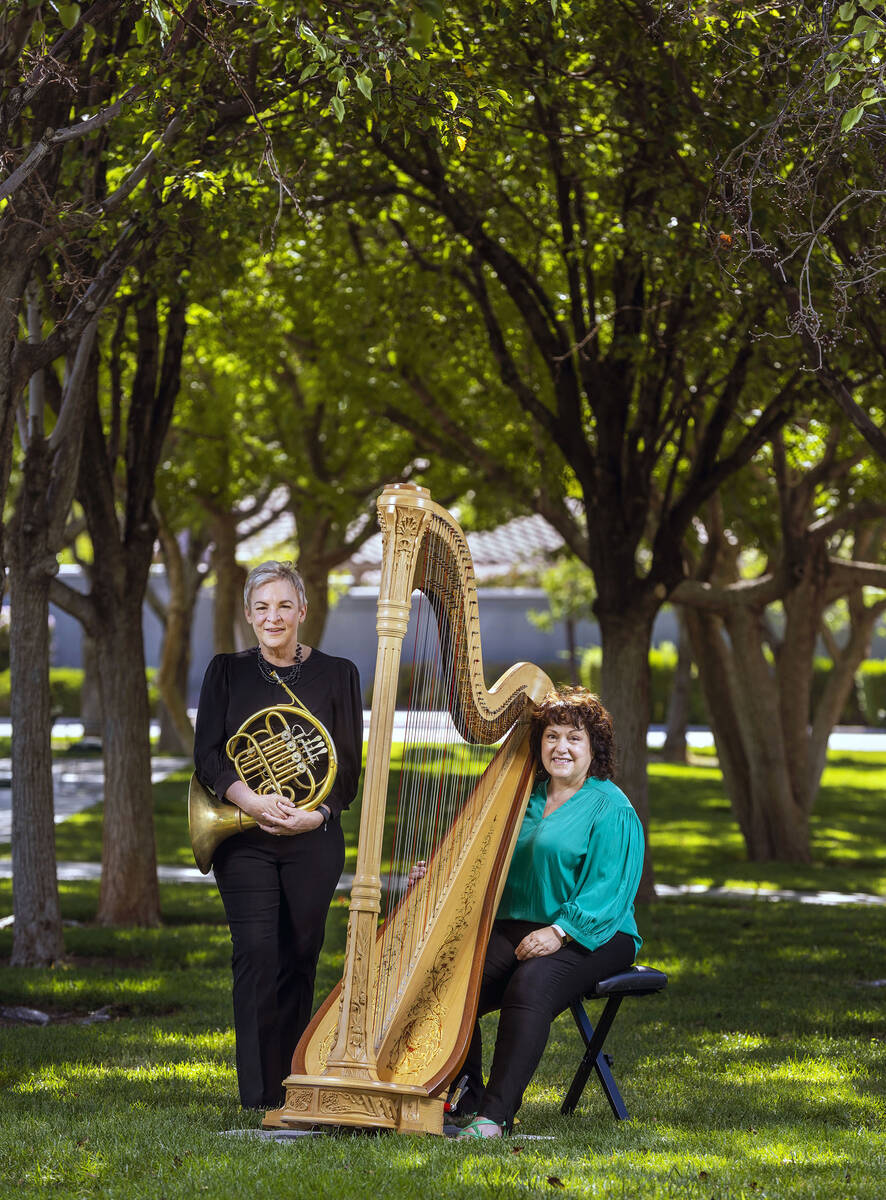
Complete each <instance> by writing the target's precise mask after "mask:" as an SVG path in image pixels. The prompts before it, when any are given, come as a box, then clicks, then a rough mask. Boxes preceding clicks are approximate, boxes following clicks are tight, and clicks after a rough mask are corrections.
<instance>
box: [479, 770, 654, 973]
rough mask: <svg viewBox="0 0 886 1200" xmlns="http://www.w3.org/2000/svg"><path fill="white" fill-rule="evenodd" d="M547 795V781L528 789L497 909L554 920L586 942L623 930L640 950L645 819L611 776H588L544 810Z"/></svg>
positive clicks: (520, 917) (591, 945) (600, 941)
mask: <svg viewBox="0 0 886 1200" xmlns="http://www.w3.org/2000/svg"><path fill="white" fill-rule="evenodd" d="M546 801H547V782H544V783H541V784H538V785H536V787H535V788H534V789H533V792H532V795H531V796H530V797H529V804H528V806H527V808H526V815H525V817H524V818H523V824H522V825H521V826H520V832H519V834H518V835H517V844H516V846H515V848H514V857H513V859H512V860H511V869H510V871H509V872H508V877H507V879H506V881H505V886H504V891H503V892H502V897H501V903H500V904H499V906H498V914H497V915H498V916H499V917H503V918H508V919H511V920H517V921H537V922H539V923H540V924H545V925H553V924H557V925H559V926H560V928H561V929H563V930H564V931H565V932H566V933H568V934H570V935H571V936H572V937H574V938H575V940H576V941H577V942H580V943H581V945H582V946H587V948H588V949H589V950H596V949H597V947H598V946H602V945H604V944H605V943H606V942H608V941H609V939H610V938H611V937H613V936H614V935H615V934H616V933H619V932H621V933H626V934H628V935H629V936H630V937H632V938H633V939H634V945H635V947H636V949H637V950H639V949H640V947H641V946H642V944H643V939H642V938H641V937H640V935H639V933H638V932H637V923H636V921H635V920H634V896H635V895H636V893H637V888H638V887H639V885H640V874H641V872H642V870H643V826H642V824H641V822H640V818H639V817H638V816H637V814H636V812H635V811H634V809H633V808H632V807H631V802H630V800H628V798H627V796H626V795H625V794H624V792H623V791H622V790H621V789H620V788H618V787H616V786H615V784H614V783H612V781H611V780H608V779H607V780H604V779H588V780H587V781H586V782H585V783H584V784H583V786H582V787H580V788H579V790H578V791H577V792H576V793H575V795H574V796H570V798H569V799H568V800H567V801H566V803H565V804H561V805H560V807H559V808H558V809H557V810H556V812H553V813H551V815H550V816H549V817H543V816H542V813H543V812H544V807H545V803H546Z"/></svg>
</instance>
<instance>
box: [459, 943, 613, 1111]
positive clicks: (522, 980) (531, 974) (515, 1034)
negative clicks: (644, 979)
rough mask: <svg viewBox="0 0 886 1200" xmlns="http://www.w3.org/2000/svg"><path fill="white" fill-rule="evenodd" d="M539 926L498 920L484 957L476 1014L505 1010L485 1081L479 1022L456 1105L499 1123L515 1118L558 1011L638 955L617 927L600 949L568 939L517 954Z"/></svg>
mask: <svg viewBox="0 0 886 1200" xmlns="http://www.w3.org/2000/svg"><path fill="white" fill-rule="evenodd" d="M538 928H540V926H538V925H537V924H535V923H533V922H531V921H496V922H495V924H494V925H493V927H492V935H491V937H490V939H489V946H488V948H487V951H486V961H485V963H484V965H483V982H482V984H481V986H480V1003H479V1008H478V1014H477V1015H478V1017H482V1016H483V1015H484V1013H488V1012H493V1011H494V1010H495V1009H501V1016H500V1018H499V1022H498V1033H497V1035H496V1038H495V1050H494V1053H493V1057H492V1067H491V1069H490V1072H489V1082H488V1083H487V1084H486V1086H485V1088H484V1086H483V1046H482V1042H481V1037H480V1023H479V1021H478V1022H477V1025H476V1027H475V1029H474V1036H473V1038H472V1039H471V1045H470V1049H469V1050H468V1057H467V1059H466V1060H465V1065H464V1073H465V1074H466V1075H467V1077H468V1084H467V1090H466V1092H465V1094H464V1096H463V1097H462V1099H461V1100H460V1101H459V1106H458V1107H459V1111H461V1112H477V1113H480V1115H481V1116H484V1117H488V1118H489V1119H490V1120H491V1121H496V1122H497V1123H498V1124H499V1125H506V1126H509V1125H510V1124H511V1122H512V1121H513V1119H514V1115H515V1113H516V1112H517V1110H518V1109H519V1107H520V1105H521V1103H522V1101H523V1093H524V1091H525V1090H526V1087H527V1086H528V1084H529V1081H530V1079H531V1078H532V1076H533V1075H534V1074H535V1069H536V1067H537V1066H538V1064H539V1062H540V1061H541V1056H542V1054H543V1053H544V1048H545V1046H546V1045H547V1041H548V1034H549V1033H550V1031H551V1022H552V1021H553V1019H554V1017H556V1016H557V1014H558V1013H561V1012H563V1011H564V1009H566V1008H568V1007H569V1005H570V1004H571V1003H572V1001H573V1000H576V999H577V998H578V997H579V996H582V995H584V993H585V992H587V991H589V990H590V989H591V988H593V987H594V986H595V985H596V984H597V983H598V982H599V981H600V980H601V979H606V978H607V977H608V976H609V975H615V974H617V973H618V972H619V971H626V970H627V969H628V967H629V966H630V965H631V963H632V962H633V961H634V942H633V939H632V938H630V937H628V935H627V934H626V933H617V934H616V935H615V936H614V937H613V938H611V940H610V941H608V942H607V943H606V944H605V945H604V946H600V947H599V948H598V949H597V950H587V949H585V947H584V946H580V945H578V943H577V942H569V943H567V945H565V946H562V947H561V948H560V949H559V950H558V951H557V952H556V953H555V954H547V955H544V956H543V957H541V958H529V959H525V960H523V961H521V960H520V959H518V958H516V957H515V956H514V950H515V949H516V947H517V946H518V945H519V943H520V942H521V941H522V940H523V938H524V937H525V936H526V934H527V933H529V932H530V931H531V930H533V929H538Z"/></svg>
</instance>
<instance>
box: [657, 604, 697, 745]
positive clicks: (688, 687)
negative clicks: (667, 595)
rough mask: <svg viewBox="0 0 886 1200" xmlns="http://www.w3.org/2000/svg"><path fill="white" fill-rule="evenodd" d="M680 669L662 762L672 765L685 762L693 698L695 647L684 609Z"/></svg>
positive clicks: (680, 626)
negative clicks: (687, 732) (693, 658)
mask: <svg viewBox="0 0 886 1200" xmlns="http://www.w3.org/2000/svg"><path fill="white" fill-rule="evenodd" d="M675 611H676V615H677V628H678V630H679V634H678V637H677V667H676V670H675V671H674V680H673V683H672V684H671V694H670V696H669V697H668V714H667V722H666V724H667V728H666V731H665V741H664V748H663V749H662V758H663V759H664V761H665V762H669V763H685V762H686V730H687V728H688V726H689V704H690V699H691V695H692V644H691V642H690V639H689V631H688V629H687V628H686V617H685V615H684V613H683V610H682V608H681V607H680V606H679V605H678V606H677V608H676V610H675Z"/></svg>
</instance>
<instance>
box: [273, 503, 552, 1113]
mask: <svg viewBox="0 0 886 1200" xmlns="http://www.w3.org/2000/svg"><path fill="white" fill-rule="evenodd" d="M378 512H379V523H380V526H381V530H382V540H383V562H382V575H381V583H380V587H379V602H378V617H377V631H378V653H377V660H376V674H375V686H374V692H373V706H372V716H371V722H370V729H369V740H368V747H367V760H366V773H365V781H364V789H363V803H362V811H361V817H360V834H359V838H360V840H359V847H358V855H357V867H356V875H355V879H354V884H353V887H352V889H351V902H350V916H349V921H348V932H347V944H346V951H345V968H344V974H343V977H342V981H341V984H340V985H339V987H338V988H337V989H335V990H334V991H333V993H332V994H331V995H330V996H329V997H328V998H327V1000H326V1002H325V1003H324V1004H323V1005H322V1006H321V1008H320V1009H319V1011H318V1012H317V1014H316V1015H315V1017H314V1019H313V1021H312V1022H311V1025H310V1026H309V1027H308V1029H307V1031H306V1033H305V1035H304V1036H303V1038H302V1039H301V1041H300V1042H299V1045H298V1047H297V1049H296V1052H295V1055H294V1057H293V1073H292V1074H291V1075H290V1076H288V1077H287V1079H286V1080H285V1081H284V1083H285V1088H286V1099H285V1101H284V1104H283V1106H282V1107H281V1108H279V1109H277V1110H274V1111H272V1112H269V1113H267V1114H266V1116H265V1119H264V1121H263V1125H264V1127H265V1128H267V1129H274V1128H295V1127H305V1126H312V1125H321V1126H322V1125H332V1126H344V1127H354V1128H360V1127H363V1128H366V1127H370V1128H383V1129H391V1130H397V1131H399V1132H401V1133H438V1134H439V1133H442V1129H443V1104H444V1093H445V1090H446V1088H447V1086H448V1084H449V1082H450V1080H451V1079H452V1078H453V1077H454V1075H455V1072H456V1071H457V1069H458V1067H459V1066H460V1065H461V1062H462V1061H463V1060H464V1056H465V1054H466V1053H467V1047H468V1045H469V1042H470V1037H471V1033H472V1030H473V1024H474V1018H475V1012H476V1003H477V990H478V987H479V979H480V973H481V970H482V963H483V957H484V954H485V948H486V942H487V940H488V936H489V930H490V927H491V924H492V920H493V917H494V915H495V909H496V907H497V905H498V900H499V897H500V894H501V888H502V886H503V883H504V878H505V875H506V873H507V866H508V863H509V861H510V857H511V852H512V850H513V844H514V842H515V840H516V836H517V832H518V830H519V827H520V821H521V819H522V816H523V812H524V810H525V805H526V801H527V799H528V795H529V791H530V788H531V783H532V769H531V767H532V764H531V762H530V755H529V748H528V723H529V715H530V712H531V708H532V704H533V702H535V703H537V702H538V701H539V700H540V699H541V698H542V697H543V696H544V695H545V693H546V692H547V691H548V690H549V689H550V687H551V682H550V680H549V679H548V677H547V675H545V673H544V672H543V671H541V670H540V669H539V668H537V667H534V666H532V665H531V664H528V663H521V664H518V665H517V666H516V667H513V668H511V669H510V670H509V671H508V672H506V673H505V675H504V676H502V678H501V679H500V680H499V681H498V683H497V684H495V685H494V687H492V688H490V689H489V690H488V691H487V689H486V686H485V682H484V679H483V669H482V662H481V659H480V653H479V650H480V645H479V625H478V621H477V616H476V587H475V584H474V579H473V568H472V566H471V563H470V555H469V553H468V550H467V545H466V543H465V541H464V537H463V535H462V534H461V530H460V529H459V528H458V526H457V525H456V523H455V522H454V521H453V519H452V518H451V517H450V516H449V514H448V513H446V511H445V510H444V509H442V508H441V507H440V506H439V505H437V504H434V503H433V502H432V500H431V499H430V495H429V493H428V492H427V491H426V490H425V489H423V488H416V487H414V486H411V485H394V486H391V487H389V488H387V489H385V491H384V492H383V494H382V496H381V497H380V498H379V501H378ZM432 553H433V554H434V555H435V556H436V558H437V559H441V558H442V559H444V560H445V561H446V563H447V565H448V566H449V568H450V572H451V574H454V575H456V576H457V577H458V578H456V579H454V580H453V581H452V584H451V586H449V585H447V586H445V587H441V586H440V585H439V582H438V583H437V584H434V586H433V588H432V589H431V590H429V589H428V587H427V586H426V585H425V586H422V584H421V581H420V574H421V572H420V568H421V567H422V566H423V565H425V566H426V564H427V556H428V555H430V554H432ZM420 586H421V587H422V590H423V591H426V592H427V594H428V596H429V599H430V601H431V603H432V605H433V607H434V610H435V613H436V615H437V620H438V625H439V626H440V628H441V629H444V628H445V629H446V630H447V631H449V633H447V635H446V637H445V640H446V642H447V645H450V644H451V643H452V642H453V641H454V640H455V639H453V638H452V637H451V631H452V629H453V628H454V627H455V626H456V625H459V626H460V627H463V628H464V637H463V638H459V639H458V640H459V645H460V648H459V649H457V650H451V653H450V655H449V657H450V661H451V664H452V670H453V678H454V680H455V683H454V688H453V692H454V703H453V706H452V708H451V710H450V711H451V714H452V717H453V721H454V722H455V724H456V727H457V728H458V730H459V732H460V733H462V734H463V735H464V736H466V737H470V738H471V739H472V740H476V741H478V742H486V743H488V744H492V743H494V742H496V741H498V740H499V739H500V738H501V737H502V735H503V734H504V733H505V732H506V731H507V730H508V729H512V732H511V734H510V735H509V736H508V738H507V739H505V742H504V743H503V744H502V746H501V747H500V748H499V750H498V751H497V752H496V754H495V757H494V759H493V762H492V764H491V765H490V767H489V768H488V769H487V771H486V773H485V774H484V776H483V777H482V778H481V779H480V781H479V783H478V784H477V786H476V788H475V790H474V792H473V794H472V796H471V806H470V807H471V811H472V812H474V813H478V812H479V813H480V814H481V817H480V819H478V820H476V821H472V823H471V825H470V828H469V829H468V830H467V831H466V832H465V830H460V831H459V833H458V840H457V842H456V840H455V839H456V833H455V831H454V830H453V831H451V832H450V833H449V834H447V835H446V837H444V839H443V843H442V849H441V851H440V853H439V854H438V855H437V856H436V857H437V859H438V860H439V862H441V863H445V877H443V878H440V877H438V879H437V880H436V885H435V886H436V888H437V890H436V892H435V893H434V896H435V900H434V905H435V912H434V917H433V920H432V921H431V923H430V926H429V927H428V928H427V930H426V932H425V933H424V934H423V936H422V938H421V942H420V945H419V947H418V948H417V949H410V950H409V955H408V956H409V957H410V958H411V967H410V970H409V974H408V977H407V978H406V979H405V980H404V981H403V982H402V983H401V984H399V986H398V988H397V989H396V992H397V994H396V997H395V1000H394V1001H393V1002H389V1000H387V999H386V1000H385V1001H384V1005H385V1006H387V1007H386V1008H383V1010H382V1011H380V1010H379V1000H378V996H379V985H380V978H381V977H382V976H383V975H385V973H386V972H387V973H390V969H391V963H392V960H393V959H395V958H399V957H400V956H401V951H402V956H404V957H406V956H407V952H406V949H405V947H406V946H407V944H409V945H410V946H411V943H409V936H410V935H409V930H410V929H411V928H412V925H413V923H414V922H415V921H416V919H417V914H418V913H419V910H420V909H421V906H422V904H423V902H427V897H428V895H429V894H430V893H429V892H425V891H424V890H423V889H424V888H425V887H426V886H428V887H430V884H429V881H428V880H427V879H423V880H420V881H419V883H418V884H417V885H416V886H415V887H414V888H412V889H411V890H410V891H409V892H408V893H407V895H406V898H405V899H404V900H403V901H402V902H401V904H400V905H399V907H398V908H397V909H396V910H395V912H394V913H393V915H392V916H391V917H390V918H389V921H388V923H387V924H386V926H385V930H386V937H387V942H386V944H387V946H388V950H387V951H384V952H382V951H380V948H379V947H380V944H381V943H380V938H381V935H380V934H379V930H378V920H379V914H380V911H381V891H382V889H381V876H380V864H381V856H382V834H383V827H384V821H385V802H386V796H387V788H388V776H389V772H390V757H391V743H392V735H393V727H394V713H395V707H396V685H397V679H398V673H399V666H400V655H401V649H402V645H403V640H404V637H405V635H406V631H407V625H408V622H409V614H410V608H411V597H412V592H413V589H414V588H416V587H420ZM431 593H433V594H431ZM512 727H513V728H512ZM447 839H450V841H451V845H447ZM442 870H444V868H441V871H442ZM391 947H393V950H392V949H391ZM383 955H384V956H385V961H382V957H383Z"/></svg>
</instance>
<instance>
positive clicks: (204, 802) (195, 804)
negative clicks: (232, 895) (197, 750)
mask: <svg viewBox="0 0 886 1200" xmlns="http://www.w3.org/2000/svg"><path fill="white" fill-rule="evenodd" d="M254 827H255V820H254V819H253V818H252V817H248V816H247V815H246V813H245V812H244V811H243V809H242V808H238V807H237V805H236V804H231V802H230V801H229V800H219V798H218V796H215V795H213V793H212V792H210V791H209V790H208V789H207V788H205V787H204V786H203V784H202V783H201V782H200V780H199V779H198V778H197V776H196V775H192V776H191V783H190V786H189V787H188V830H189V832H190V835H191V849H192V850H193V851H194V861H195V862H196V864H197V866H198V867H199V868H200V870H201V871H202V872H203V874H204V875H208V874H209V869H210V867H211V866H212V856H213V855H214V854H215V850H216V847H217V846H218V844H219V842H223V841H224V840H225V838H229V837H230V836H231V834H233V833H242V832H243V830H244V829H253V828H254Z"/></svg>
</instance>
